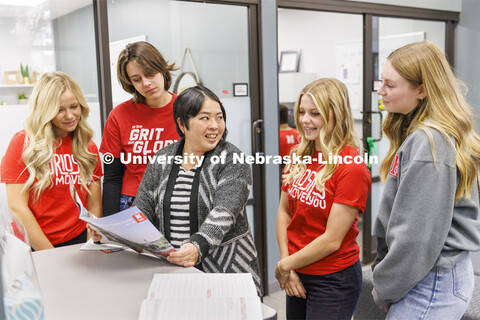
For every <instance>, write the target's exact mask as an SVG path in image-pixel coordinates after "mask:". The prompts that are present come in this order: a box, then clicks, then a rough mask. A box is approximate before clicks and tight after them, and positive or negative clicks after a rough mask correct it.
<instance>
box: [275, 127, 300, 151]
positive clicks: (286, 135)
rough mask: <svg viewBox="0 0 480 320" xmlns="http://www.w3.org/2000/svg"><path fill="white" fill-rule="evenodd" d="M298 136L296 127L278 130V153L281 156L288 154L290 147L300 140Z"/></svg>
mask: <svg viewBox="0 0 480 320" xmlns="http://www.w3.org/2000/svg"><path fill="white" fill-rule="evenodd" d="M299 136H300V134H299V133H298V131H297V129H294V128H291V129H289V130H280V155H281V156H282V157H283V156H288V155H289V154H290V149H292V147H293V146H295V145H297V144H298V143H299V142H300V141H299Z"/></svg>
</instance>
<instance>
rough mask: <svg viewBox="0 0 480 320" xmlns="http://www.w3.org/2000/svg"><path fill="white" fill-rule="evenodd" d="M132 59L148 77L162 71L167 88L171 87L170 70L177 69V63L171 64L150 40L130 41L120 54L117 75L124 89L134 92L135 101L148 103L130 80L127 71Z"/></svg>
mask: <svg viewBox="0 0 480 320" xmlns="http://www.w3.org/2000/svg"><path fill="white" fill-rule="evenodd" d="M130 61H135V62H136V63H137V64H138V65H139V66H140V68H142V70H143V72H144V73H145V75H146V76H147V77H151V76H153V75H154V74H156V73H157V72H160V73H161V74H162V75H163V79H164V83H165V84H164V87H165V90H168V89H169V88H170V85H171V83H172V75H171V74H170V71H173V70H176V68H175V63H172V64H170V65H169V64H168V62H167V61H166V60H165V58H164V57H163V56H162V54H161V53H160V52H159V51H158V50H157V49H156V48H155V47H154V46H152V45H151V44H150V43H148V42H145V41H138V42H134V43H129V44H127V46H126V47H125V49H123V50H122V52H120V55H119V56H118V62H117V77H118V82H120V84H121V85H122V87H123V90H125V91H127V92H128V93H131V94H133V102H135V103H146V99H145V97H144V96H142V95H141V94H140V93H139V92H138V91H137V90H136V89H135V87H134V86H133V84H132V81H130V77H129V76H128V73H127V64H128V63H129V62H130Z"/></svg>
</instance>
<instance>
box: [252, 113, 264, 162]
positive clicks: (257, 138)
mask: <svg viewBox="0 0 480 320" xmlns="http://www.w3.org/2000/svg"><path fill="white" fill-rule="evenodd" d="M262 125H263V119H257V120H255V121H254V122H253V124H252V138H253V139H252V140H253V151H254V153H258V154H259V155H262V156H263V155H264V154H265V153H264V152H263V151H262V150H263V148H262V130H263V128H262Z"/></svg>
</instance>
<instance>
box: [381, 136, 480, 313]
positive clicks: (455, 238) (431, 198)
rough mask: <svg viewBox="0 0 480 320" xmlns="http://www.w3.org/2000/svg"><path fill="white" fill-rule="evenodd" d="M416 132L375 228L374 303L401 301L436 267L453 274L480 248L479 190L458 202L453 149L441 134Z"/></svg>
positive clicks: (395, 169) (393, 173)
mask: <svg viewBox="0 0 480 320" xmlns="http://www.w3.org/2000/svg"><path fill="white" fill-rule="evenodd" d="M426 130H428V131H429V132H430V133H431V137H432V138H433V143H434V146H435V148H434V150H435V160H434V158H433V155H432V151H431V142H430V139H429V136H428V135H427V133H426V132H425V131H423V130H421V129H418V130H415V131H414V132H412V133H411V134H410V135H409V136H408V137H407V139H405V141H404V142H403V144H402V146H401V147H400V148H399V149H398V151H397V158H396V160H394V163H393V164H392V167H391V168H390V173H389V175H388V177H387V180H386V183H385V189H384V191H383V195H382V200H381V202H380V207H379V211H378V216H377V220H376V222H375V228H374V235H375V236H377V237H378V239H377V242H378V248H377V252H378V253H377V257H376V259H375V262H374V264H373V267H374V269H373V285H374V300H375V302H376V303H377V304H378V305H381V306H389V305H390V304H391V303H395V302H397V301H399V300H400V299H401V298H402V297H403V296H404V295H406V294H407V293H408V292H409V291H410V290H411V289H412V288H413V287H414V286H415V285H416V284H417V283H418V282H420V280H422V279H423V278H424V277H425V276H426V275H427V274H428V272H429V271H430V270H432V269H433V268H434V267H444V268H452V267H453V266H454V265H455V263H456V262H457V261H459V260H460V259H461V258H462V257H464V256H465V255H466V254H467V253H468V252H469V251H477V250H478V249H479V248H480V216H479V203H478V202H479V199H478V187H477V181H476V180H475V182H474V185H473V188H472V195H471V197H470V198H469V199H461V200H459V201H458V202H455V192H456V189H457V184H458V177H457V167H456V164H455V148H454V145H453V142H454V140H453V138H452V141H451V142H452V143H451V142H450V141H448V139H447V138H446V137H445V136H444V135H443V134H442V133H440V132H439V131H437V130H435V129H432V128H427V129H426Z"/></svg>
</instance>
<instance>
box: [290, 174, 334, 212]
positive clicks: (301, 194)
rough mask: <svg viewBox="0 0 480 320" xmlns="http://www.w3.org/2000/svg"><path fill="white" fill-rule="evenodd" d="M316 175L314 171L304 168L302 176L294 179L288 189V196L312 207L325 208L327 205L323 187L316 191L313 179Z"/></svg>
mask: <svg viewBox="0 0 480 320" xmlns="http://www.w3.org/2000/svg"><path fill="white" fill-rule="evenodd" d="M316 176H317V172H316V171H312V170H310V169H307V170H305V174H304V175H303V176H302V178H301V179H299V180H295V181H294V182H293V184H292V188H289V189H288V196H289V197H291V198H293V199H298V200H299V201H301V202H303V203H305V204H307V205H309V206H312V207H314V208H320V209H325V208H326V207H327V202H326V200H325V189H324V190H323V191H322V192H319V191H318V189H317V186H316V181H315V178H316Z"/></svg>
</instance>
